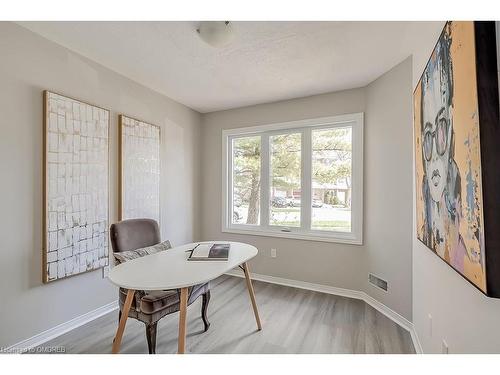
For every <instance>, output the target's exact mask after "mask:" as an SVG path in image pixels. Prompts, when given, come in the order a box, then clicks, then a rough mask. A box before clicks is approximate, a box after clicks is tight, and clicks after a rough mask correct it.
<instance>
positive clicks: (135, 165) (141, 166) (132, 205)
mask: <svg viewBox="0 0 500 375" xmlns="http://www.w3.org/2000/svg"><path fill="white" fill-rule="evenodd" d="M118 129H119V155H120V162H119V164H120V166H119V170H120V183H119V185H120V187H119V194H120V199H119V202H120V204H119V206H120V207H119V211H120V213H119V218H120V220H124V219H135V218H148V219H154V220H156V221H157V222H159V221H160V127H159V126H156V125H152V124H149V123H147V122H144V121H140V120H137V119H134V118H132V117H128V116H125V115H120V116H119V118H118Z"/></svg>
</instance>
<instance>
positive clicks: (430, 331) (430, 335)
mask: <svg viewBox="0 0 500 375" xmlns="http://www.w3.org/2000/svg"><path fill="white" fill-rule="evenodd" d="M427 317H428V318H429V337H432V315H431V314H429V315H428V316H427Z"/></svg>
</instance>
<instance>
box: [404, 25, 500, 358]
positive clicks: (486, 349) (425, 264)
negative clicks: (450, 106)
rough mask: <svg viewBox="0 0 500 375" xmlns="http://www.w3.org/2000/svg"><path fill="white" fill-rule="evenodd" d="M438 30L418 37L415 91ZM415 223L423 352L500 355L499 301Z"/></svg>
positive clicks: (416, 302)
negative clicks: (444, 256)
mask: <svg viewBox="0 0 500 375" xmlns="http://www.w3.org/2000/svg"><path fill="white" fill-rule="evenodd" d="M442 26H443V24H441V25H436V27H432V28H427V29H426V30H423V33H422V34H421V35H419V36H418V37H419V39H418V40H417V41H416V43H415V52H414V55H413V61H414V65H413V87H416V84H417V82H418V80H419V78H420V75H421V74H422V71H423V69H424V67H425V64H426V63H427V60H428V58H429V56H430V53H431V52H432V49H433V48H434V45H435V43H436V41H437V38H438V37H439V34H440V32H441V29H442ZM413 199H414V201H415V181H414V182H413ZM413 207H415V204H414V205H413ZM413 220H414V225H413V323H414V326H415V329H416V332H417V335H418V338H419V340H420V343H421V345H422V348H423V351H424V352H425V353H440V352H441V345H442V340H445V341H446V343H447V344H448V347H449V352H450V353H500V325H499V324H498V321H499V319H500V300H498V299H492V298H488V297H485V296H484V295H483V294H482V293H481V292H479V291H478V290H477V289H476V288H474V287H473V286H472V285H470V283H469V282H467V281H466V280H464V279H463V278H462V277H461V276H460V275H459V274H458V273H457V272H455V271H454V270H452V269H451V267H449V266H448V265H447V264H445V263H444V262H443V261H442V260H441V259H439V258H438V257H437V256H436V255H435V254H433V253H432V252H431V251H430V250H429V249H428V248H426V247H425V246H424V245H423V244H422V243H420V242H419V241H418V240H417V237H416V233H415V212H414V217H413ZM429 314H430V315H431V316H432V323H431V321H430V320H429V318H428V315H429Z"/></svg>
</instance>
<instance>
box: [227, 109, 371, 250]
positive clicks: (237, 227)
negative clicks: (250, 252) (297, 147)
mask: <svg viewBox="0 0 500 375" xmlns="http://www.w3.org/2000/svg"><path fill="white" fill-rule="evenodd" d="M346 125H351V126H352V176H351V189H352V192H351V197H352V207H351V232H332V231H323V230H313V229H310V230H303V229H302V225H303V224H304V223H306V224H307V223H310V221H311V207H309V206H311V201H312V189H311V186H310V185H311V183H312V179H311V178H306V177H308V176H311V170H312V153H311V150H310V146H311V142H310V139H308V138H307V137H309V138H310V136H311V132H312V130H316V129H321V128H332V127H343V126H346ZM363 127H364V114H363V112H359V113H352V114H345V115H339V116H329V117H321V118H313V119H306V120H298V121H289V122H281V123H274V124H266V125H258V126H249V127H241V128H234V129H226V130H222V232H223V233H236V234H248V235H257V236H266V237H281V238H292V239H301V240H311V241H322V242H336V243H346V244H353V245H362V244H363V147H364V146H363ZM311 128H314V129H311ZM295 132H301V134H302V148H301V151H302V154H301V164H302V166H301V176H302V177H301V180H302V186H301V191H302V194H301V203H302V205H301V227H300V228H289V229H290V232H287V231H283V229H284V228H283V227H280V226H274V225H272V226H271V225H269V223H268V221H265V220H266V218H267V219H268V217H269V212H268V211H269V199H268V197H269V191H268V190H269V189H268V188H269V156H267V157H263V155H264V153H267V154H268V155H269V136H270V135H271V134H270V133H273V134H272V135H274V134H285V133H295ZM248 136H261V186H260V197H261V200H260V202H261V206H260V224H259V225H251V224H233V223H232V216H233V215H232V212H231V211H232V203H230V202H229V197H228V194H229V192H232V171H233V168H232V167H233V166H232V140H233V139H234V138H241V137H248ZM304 185H305V186H304ZM310 192H311V194H309V193H310ZM304 193H305V194H304ZM304 197H305V198H306V199H304ZM264 211H266V214H264ZM307 215H308V216H307ZM306 216H307V217H308V218H306ZM304 219H305V220H306V221H304Z"/></svg>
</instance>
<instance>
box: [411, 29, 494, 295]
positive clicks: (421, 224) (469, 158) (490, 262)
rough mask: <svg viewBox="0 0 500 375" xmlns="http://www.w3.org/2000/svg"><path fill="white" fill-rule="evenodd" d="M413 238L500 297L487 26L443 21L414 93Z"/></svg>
mask: <svg viewBox="0 0 500 375" xmlns="http://www.w3.org/2000/svg"><path fill="white" fill-rule="evenodd" d="M414 135H415V171H416V225H417V228H416V231H417V237H418V239H419V240H420V241H421V242H422V243H423V244H424V245H426V246H427V247H428V248H429V249H431V250H432V251H433V252H434V253H435V254H436V255H437V256H439V257H440V258H441V259H442V260H444V261H445V262H446V263H447V264H448V265H450V266H451V267H453V269H455V270H456V271H457V272H458V273H460V274H461V275H462V276H463V277H464V278H465V279H467V280H468V281H469V282H471V283H472V284H473V285H474V286H475V287H477V288H478V289H479V290H481V291H482V292H483V293H485V294H487V295H488V296H491V297H500V193H499V192H500V118H499V102H498V77H497V52H496V36H495V23H494V22H447V23H446V25H445V27H444V29H443V31H442V33H441V35H440V37H439V40H438V41H437V43H436V46H435V48H434V50H433V52H432V55H431V57H430V59H429V61H428V63H427V65H426V67H425V70H424V71H423V74H422V76H421V78H420V81H419V82H418V84H417V87H416V89H415V92H414Z"/></svg>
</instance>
